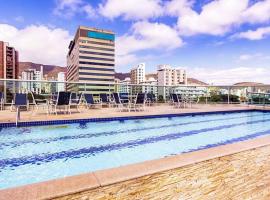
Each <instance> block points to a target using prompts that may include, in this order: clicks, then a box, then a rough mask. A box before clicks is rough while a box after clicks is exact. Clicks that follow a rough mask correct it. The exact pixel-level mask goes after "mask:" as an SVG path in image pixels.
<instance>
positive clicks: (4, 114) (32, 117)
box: [0, 104, 268, 123]
mask: <svg viewBox="0 0 270 200" xmlns="http://www.w3.org/2000/svg"><path fill="white" fill-rule="evenodd" d="M248 109H263V107H258V106H257V107H256V106H247V105H233V104H230V105H228V104H215V105H206V104H196V105H193V106H192V108H173V107H172V106H170V105H168V104H162V105H157V106H147V107H146V110H145V111H140V112H120V111H119V109H117V108H102V109H85V108H81V113H78V112H77V111H76V110H75V109H74V110H72V113H71V114H58V115H55V114H50V115H47V114H46V111H45V110H41V109H40V110H38V111H35V112H32V111H22V112H21V121H26V122H27V121H48V120H68V119H87V118H110V117H127V116H145V115H162V114H179V113H197V112H214V111H230V110H248ZM264 109H268V108H264ZM15 121H16V112H15V111H10V110H9V108H6V110H0V123H5V122H15Z"/></svg>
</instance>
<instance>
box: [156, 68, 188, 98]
mask: <svg viewBox="0 0 270 200" xmlns="http://www.w3.org/2000/svg"><path fill="white" fill-rule="evenodd" d="M157 76H158V86H166V87H159V88H158V95H162V96H163V98H164V99H168V96H169V94H170V93H172V92H173V91H170V90H171V88H170V87H169V86H178V85H187V74H186V70H184V69H176V68H172V67H171V66H170V65H159V66H158V69H157Z"/></svg>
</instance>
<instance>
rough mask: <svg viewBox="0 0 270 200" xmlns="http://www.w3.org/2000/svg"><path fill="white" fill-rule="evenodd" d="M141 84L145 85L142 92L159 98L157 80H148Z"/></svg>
mask: <svg viewBox="0 0 270 200" xmlns="http://www.w3.org/2000/svg"><path fill="white" fill-rule="evenodd" d="M141 84H142V85H143V86H142V92H146V93H152V94H154V95H155V96H156V97H157V95H158V82H157V80H156V79H154V78H153V77H151V78H149V79H148V80H145V81H144V82H142V83H141Z"/></svg>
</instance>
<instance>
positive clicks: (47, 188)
mask: <svg viewBox="0 0 270 200" xmlns="http://www.w3.org/2000/svg"><path fill="white" fill-rule="evenodd" d="M267 145H270V136H263V137H259V138H255V139H250V140H246V141H242V142H237V143H232V144H226V145H221V146H217V147H212V148H208V149H204V150H198V151H193V152H189V153H182V154H178V155H174V156H168V157H165V158H160V159H155V160H149V161H144V162H140V163H135V164H129V165H125V166H120V167H117V168H111V169H105V170H98V171H94V172H90V173H84V174H80V175H75V176H69V177H65V178H59V179H54V180H49V181H44V182H39V183H34V184H29V185H25V186H19V187H15V188H8V189H2V190H0V199H3V200H8V199H12V200H17V199H18V200H26V199H27V200H31V199H33V200H34V199H35V200H36V199H51V198H56V197H61V196H66V195H69V194H73V193H78V192H83V191H87V190H91V189H95V188H98V187H103V186H107V185H111V184H115V183H119V182H123V181H127V180H132V179H136V178H139V177H142V176H147V175H152V174H155V173H160V172H163V171H168V170H172V169H176V168H180V167H184V166H187V165H191V164H195V163H198V162H202V161H207V160H211V159H214V158H218V157H223V156H227V155H231V154H235V153H238V152H242V151H246V150H250V149H255V148H259V147H263V146H267Z"/></svg>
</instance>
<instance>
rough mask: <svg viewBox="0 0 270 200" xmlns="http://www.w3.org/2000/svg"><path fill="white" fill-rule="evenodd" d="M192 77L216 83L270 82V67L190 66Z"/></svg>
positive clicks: (189, 70)
mask: <svg viewBox="0 0 270 200" xmlns="http://www.w3.org/2000/svg"><path fill="white" fill-rule="evenodd" d="M188 72H189V75H190V77H193V78H197V79H199V80H202V81H205V82H207V83H209V84H214V85H232V84H234V83H238V82H260V83H270V81H269V73H268V72H269V68H266V67H236V68H229V69H209V68H190V69H188Z"/></svg>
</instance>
